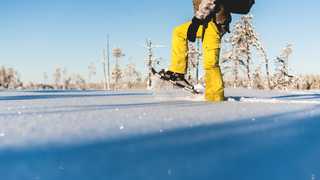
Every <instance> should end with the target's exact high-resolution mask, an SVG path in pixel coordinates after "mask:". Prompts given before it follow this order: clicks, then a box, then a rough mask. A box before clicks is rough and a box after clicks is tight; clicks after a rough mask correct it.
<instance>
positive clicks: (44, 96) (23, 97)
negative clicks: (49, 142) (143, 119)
mask: <svg viewBox="0 0 320 180" xmlns="http://www.w3.org/2000/svg"><path fill="white" fill-rule="evenodd" d="M69 93H70V92H63V94H62V93H61V94H41V95H16V96H0V101H1V100H2V101H17V100H39V99H57V98H62V99H65V98H80V97H109V96H147V95H152V93H141V92H140V93H139V92H134V93H115V92H108V93H103V92H101V93H99V94H75V93H70V94H69Z"/></svg>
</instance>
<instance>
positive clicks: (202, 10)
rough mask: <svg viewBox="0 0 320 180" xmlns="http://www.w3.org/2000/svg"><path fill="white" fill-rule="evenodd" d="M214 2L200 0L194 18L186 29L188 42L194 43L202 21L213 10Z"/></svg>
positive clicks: (213, 0)
mask: <svg viewBox="0 0 320 180" xmlns="http://www.w3.org/2000/svg"><path fill="white" fill-rule="evenodd" d="M215 1H216V0H202V1H201V3H200V5H199V8H198V10H197V12H195V16H194V17H193V18H192V23H191V25H190V26H189V29H188V35H187V37H188V40H189V41H191V42H195V41H196V38H197V32H198V29H199V27H200V26H201V25H203V22H204V20H205V19H206V18H207V17H208V16H209V15H210V14H211V13H212V11H213V10H214V8H215V6H216V5H215Z"/></svg>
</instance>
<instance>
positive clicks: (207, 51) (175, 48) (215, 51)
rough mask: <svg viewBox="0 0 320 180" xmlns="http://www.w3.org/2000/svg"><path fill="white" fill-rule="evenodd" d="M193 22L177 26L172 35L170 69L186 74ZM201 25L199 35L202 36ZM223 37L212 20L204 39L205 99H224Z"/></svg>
mask: <svg viewBox="0 0 320 180" xmlns="http://www.w3.org/2000/svg"><path fill="white" fill-rule="evenodd" d="M190 24H191V22H187V23H184V24H182V25H180V26H178V27H176V28H175V29H174V31H173V37H172V54H171V65H170V68H169V70H170V71H172V72H176V73H182V74H185V72H186V68H187V60H188V41H187V32H188V28H189V25H190ZM202 30H203V28H202V26H200V28H199V30H198V32H197V37H198V38H201V37H202ZM220 43H221V37H220V33H219V30H218V28H217V26H216V25H215V23H213V22H210V23H209V25H208V28H207V29H206V32H205V35H204V39H203V44H202V47H203V60H204V62H203V68H204V71H205V75H204V81H205V85H206V89H205V99H206V100H207V101H210V102H219V101H223V100H224V84H223V79H222V74H221V69H220V66H219V55H220Z"/></svg>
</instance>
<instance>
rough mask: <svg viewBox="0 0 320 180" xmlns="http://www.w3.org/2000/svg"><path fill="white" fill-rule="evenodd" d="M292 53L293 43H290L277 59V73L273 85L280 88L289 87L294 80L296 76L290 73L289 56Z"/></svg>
mask: <svg viewBox="0 0 320 180" xmlns="http://www.w3.org/2000/svg"><path fill="white" fill-rule="evenodd" d="M291 54H292V45H291V44H288V45H287V46H286V47H285V48H284V49H283V50H282V52H281V54H280V56H278V57H277V58H276V59H275V67H276V68H275V74H274V78H273V86H274V88H278V89H287V88H288V87H289V86H290V85H291V84H292V81H293V78H294V76H292V75H290V74H289V56H290V55H291Z"/></svg>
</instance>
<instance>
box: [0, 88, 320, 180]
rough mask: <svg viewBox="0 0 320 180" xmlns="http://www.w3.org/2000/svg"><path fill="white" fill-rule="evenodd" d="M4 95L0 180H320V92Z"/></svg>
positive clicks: (1, 99)
mask: <svg viewBox="0 0 320 180" xmlns="http://www.w3.org/2000/svg"><path fill="white" fill-rule="evenodd" d="M226 95H227V97H228V101H226V102H223V103H208V102H204V101H203V97H202V96H190V95H189V94H188V93H185V92H183V91H181V90H166V91H123V92H103V91H18V92H16V91H2V92H1V91H0V173H1V177H3V178H1V179H9V180H10V179H80V180H82V179H316V177H317V176H318V175H319V174H320V166H319V165H318V164H319V163H318V162H319V160H320V156H319V153H320V151H319V150H320V143H319V142H320V141H319V138H320V121H319V120H320V103H319V102H320V92H317V91H310V92H308V91H305V92H303V91H301V92H300V91H295V92H290V91H288V92H281V91H259V90H247V89H228V90H227V91H226Z"/></svg>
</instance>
